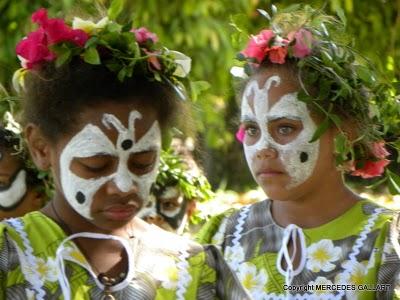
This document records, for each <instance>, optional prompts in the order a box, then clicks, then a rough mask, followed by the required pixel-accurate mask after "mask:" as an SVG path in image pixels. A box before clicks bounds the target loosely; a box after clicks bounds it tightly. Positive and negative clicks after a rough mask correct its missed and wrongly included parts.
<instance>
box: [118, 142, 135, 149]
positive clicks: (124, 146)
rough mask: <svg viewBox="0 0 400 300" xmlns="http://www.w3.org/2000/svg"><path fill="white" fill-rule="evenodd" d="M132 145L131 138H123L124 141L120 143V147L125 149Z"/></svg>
mask: <svg viewBox="0 0 400 300" xmlns="http://www.w3.org/2000/svg"><path fill="white" fill-rule="evenodd" d="M132 146H133V142H132V140H124V141H123V142H122V143H121V147H122V149H124V150H125V151H126V150H129V149H130V148H132Z"/></svg>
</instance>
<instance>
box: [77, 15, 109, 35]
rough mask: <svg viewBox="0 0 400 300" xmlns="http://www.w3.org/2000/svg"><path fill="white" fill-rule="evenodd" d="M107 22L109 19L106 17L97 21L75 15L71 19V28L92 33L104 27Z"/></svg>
mask: <svg viewBox="0 0 400 300" xmlns="http://www.w3.org/2000/svg"><path fill="white" fill-rule="evenodd" d="M109 22H110V20H109V19H108V17H104V18H103V19H101V20H100V21H98V22H97V23H94V22H92V21H89V20H83V19H81V18H78V17H75V18H74V20H73V21H72V28H74V29H81V30H83V31H84V32H86V33H87V34H89V35H92V34H93V33H94V32H95V31H98V30H99V29H103V28H104V27H106V26H107V24H108V23H109Z"/></svg>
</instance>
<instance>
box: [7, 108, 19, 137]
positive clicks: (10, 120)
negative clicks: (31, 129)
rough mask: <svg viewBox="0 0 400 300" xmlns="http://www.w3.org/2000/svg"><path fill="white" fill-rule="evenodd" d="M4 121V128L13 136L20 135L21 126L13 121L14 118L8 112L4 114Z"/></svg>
mask: <svg viewBox="0 0 400 300" xmlns="http://www.w3.org/2000/svg"><path fill="white" fill-rule="evenodd" d="M4 121H5V123H6V126H5V128H6V129H7V130H10V131H12V132H14V133H15V134H20V133H21V132H22V128H21V125H20V124H19V123H18V122H17V121H15V119H14V116H13V115H12V114H11V113H10V112H9V111H7V112H6V113H5V114H4Z"/></svg>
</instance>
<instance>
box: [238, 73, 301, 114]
mask: <svg viewBox="0 0 400 300" xmlns="http://www.w3.org/2000/svg"><path fill="white" fill-rule="evenodd" d="M268 80H272V83H271V85H266V82H267V81H268ZM254 87H257V88H254ZM268 87H269V88H268ZM299 90H300V86H299V84H298V81H297V78H296V77H295V76H294V75H293V74H292V75H290V73H289V72H288V71H285V69H284V68H282V69H277V70H274V71H265V72H261V73H258V74H256V75H255V76H254V77H253V78H252V79H250V81H249V82H248V83H247V85H246V87H245V90H244V93H243V96H242V101H246V102H247V103H248V105H249V107H250V109H251V110H252V112H253V113H255V110H256V107H257V106H258V107H263V108H264V109H263V110H265V108H268V110H270V109H271V108H272V107H273V106H275V105H276V103H277V102H279V101H280V100H281V99H282V97H284V96H285V95H288V94H291V93H296V92H298V91H299ZM284 108H285V107H284V106H283V107H282V109H284ZM288 109H290V108H288Z"/></svg>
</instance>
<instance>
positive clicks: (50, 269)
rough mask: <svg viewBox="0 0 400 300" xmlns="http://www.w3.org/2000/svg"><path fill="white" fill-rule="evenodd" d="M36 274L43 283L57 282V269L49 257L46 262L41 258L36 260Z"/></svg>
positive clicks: (54, 261)
mask: <svg viewBox="0 0 400 300" xmlns="http://www.w3.org/2000/svg"><path fill="white" fill-rule="evenodd" d="M36 263H37V272H38V273H39V276H40V277H41V278H42V279H44V281H51V282H55V281H57V280H58V268H57V263H56V260H55V259H53V258H51V257H49V259H48V260H47V261H46V260H44V259H42V258H38V259H37V260H36Z"/></svg>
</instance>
